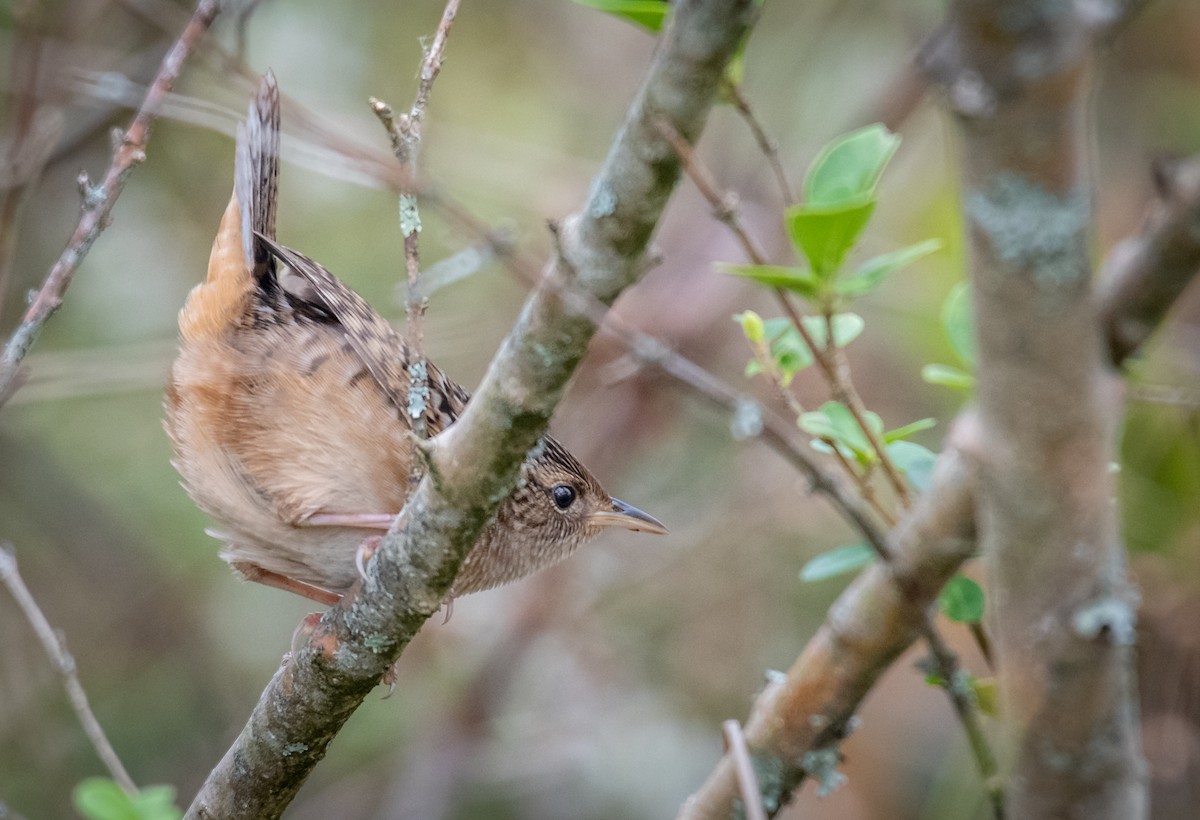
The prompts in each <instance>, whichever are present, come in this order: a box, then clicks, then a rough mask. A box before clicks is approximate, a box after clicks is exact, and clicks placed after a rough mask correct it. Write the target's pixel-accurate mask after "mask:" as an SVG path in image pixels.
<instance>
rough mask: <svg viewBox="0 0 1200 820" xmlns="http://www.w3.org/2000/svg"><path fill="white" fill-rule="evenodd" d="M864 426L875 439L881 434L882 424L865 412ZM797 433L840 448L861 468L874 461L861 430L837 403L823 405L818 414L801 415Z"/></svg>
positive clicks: (813, 412) (847, 409)
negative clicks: (827, 441)
mask: <svg viewBox="0 0 1200 820" xmlns="http://www.w3.org/2000/svg"><path fill="white" fill-rule="evenodd" d="M864 418H865V420H866V423H867V426H868V427H870V428H871V431H872V432H873V433H875V434H876V435H882V434H883V421H882V420H881V419H880V418H879V416H878V415H876V414H875V413H872V412H870V411H867V413H866V415H865V417H864ZM798 423H799V425H800V429H801V430H804V432H806V433H808V434H809V435H811V436H815V437H817V438H824V439H829V440H830V441H833V442H834V443H836V444H838V445H841V446H844V447H845V448H846V449H847V450H849V451H850V453H851V454H852V455H853V456H854V458H855V459H857V460H858V461H859V462H860V463H862V464H870V463H871V462H873V461H875V458H876V457H875V451H874V450H873V449H872V447H871V443H870V442H869V441H868V440H867V437H866V435H865V434H864V433H863V431H862V428H861V427H859V426H858V422H857V421H855V420H854V414H852V413H851V412H850V409H849V408H847V407H846V406H845V405H844V404H842V403H841V402H836V401H827V402H825V403H824V404H823V405H821V409H820V410H813V411H811V412H808V413H805V414H804V415H802V416H801V417H800V419H799V422H798Z"/></svg>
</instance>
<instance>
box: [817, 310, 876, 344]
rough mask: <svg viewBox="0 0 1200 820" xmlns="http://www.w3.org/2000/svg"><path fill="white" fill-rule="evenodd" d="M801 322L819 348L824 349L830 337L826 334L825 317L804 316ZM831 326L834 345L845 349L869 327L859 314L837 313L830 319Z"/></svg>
mask: <svg viewBox="0 0 1200 820" xmlns="http://www.w3.org/2000/svg"><path fill="white" fill-rule="evenodd" d="M800 321H801V322H803V323H804V329H805V330H807V331H808V335H809V336H811V337H812V340H813V342H815V343H816V345H817V347H820V348H824V347H825V346H826V344H827V342H826V339H827V338H828V336H829V334H828V333H827V332H826V326H825V317H824V316H802V317H800ZM830 324H832V325H833V343H834V344H835V345H837V346H838V347H845V346H846V345H848V344H850V343H851V342H853V341H854V340H855V339H857V338H858V337H859V335H860V334H862V332H863V329H864V328H866V326H867V323H866V322H864V321H863V318H862V317H861V316H859V315H858V314H857V313H835V314H834V315H833V316H832V317H830Z"/></svg>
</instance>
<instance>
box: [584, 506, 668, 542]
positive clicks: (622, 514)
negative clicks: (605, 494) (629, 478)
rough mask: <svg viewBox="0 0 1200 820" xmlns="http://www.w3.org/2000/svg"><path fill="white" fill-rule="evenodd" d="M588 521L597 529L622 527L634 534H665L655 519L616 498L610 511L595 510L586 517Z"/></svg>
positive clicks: (665, 529) (665, 530)
mask: <svg viewBox="0 0 1200 820" xmlns="http://www.w3.org/2000/svg"><path fill="white" fill-rule="evenodd" d="M588 521H589V522H590V523H591V524H594V525H595V526H597V527H624V528H625V529H627V530H633V531H634V532H652V533H654V534H655V535H666V534H667V528H666V527H664V526H663V525H662V522H661V521H659V520H658V519H657V518H655V517H654V516H652V515H649V514H647V513H644V512H642V511H641V510H639V509H638V508H637V507H634V506H631V505H629V504H626V503H625V502H624V501H620V500H618V499H616V498H614V499H613V500H612V509H611V510H597V511H596V512H594V513H592V514H591V515H589V516H588Z"/></svg>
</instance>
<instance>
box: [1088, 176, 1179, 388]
mask: <svg viewBox="0 0 1200 820" xmlns="http://www.w3.org/2000/svg"><path fill="white" fill-rule="evenodd" d="M1154 179H1155V182H1156V184H1157V188H1158V199H1157V201H1155V203H1154V204H1153V205H1152V206H1151V209H1150V212H1149V214H1148V215H1147V217H1146V222H1145V224H1144V225H1143V226H1142V230H1141V232H1139V233H1138V234H1137V235H1136V236H1132V237H1129V238H1128V239H1125V240H1124V241H1122V242H1121V243H1119V244H1118V245H1117V246H1116V247H1114V248H1113V249H1112V251H1111V252H1110V253H1109V255H1108V258H1107V259H1106V260H1105V263H1104V265H1103V266H1102V267H1101V269H1100V275H1099V280H1100V286H1099V300H1100V317H1101V321H1102V322H1103V324H1104V328H1105V330H1106V331H1107V333H1108V349H1109V356H1110V357H1111V359H1112V362H1113V364H1116V365H1120V364H1121V363H1122V362H1123V361H1124V360H1125V359H1126V358H1127V357H1128V356H1129V355H1130V354H1131V353H1132V352H1133V351H1134V350H1136V349H1137V348H1139V347H1141V345H1142V343H1143V342H1145V341H1146V339H1147V338H1149V336H1150V334H1151V333H1153V332H1154V329H1155V328H1156V327H1158V325H1159V324H1160V323H1161V322H1162V320H1163V317H1164V316H1165V315H1166V313H1167V311H1168V310H1170V308H1171V305H1173V304H1174V303H1175V300H1176V299H1178V298H1179V296H1180V294H1182V293H1183V291H1184V289H1185V288H1186V287H1187V286H1188V283H1190V282H1191V281H1192V280H1193V279H1194V278H1195V277H1196V273H1197V272H1200V155H1196V156H1193V157H1191V158H1189V159H1186V160H1183V161H1181V162H1174V163H1160V164H1159V165H1158V166H1157V167H1156V168H1155V174H1154Z"/></svg>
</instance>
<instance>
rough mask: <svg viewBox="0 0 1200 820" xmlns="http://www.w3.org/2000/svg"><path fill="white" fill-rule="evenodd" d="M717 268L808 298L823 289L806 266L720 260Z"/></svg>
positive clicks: (723, 271)
mask: <svg viewBox="0 0 1200 820" xmlns="http://www.w3.org/2000/svg"><path fill="white" fill-rule="evenodd" d="M717 269H718V270H720V271H721V272H722V273H729V274H732V275H734V276H744V277H745V278H747V279H753V280H754V281H755V282H758V283H759V284H762V285H767V286H769V287H773V288H786V289H787V290H790V291H792V292H794V293H798V294H800V295H801V296H803V297H805V298H806V299H813V298H815V297H816V296H817V295H818V294H819V293H820V291H821V283H820V282H819V281H818V280H817V277H816V276H814V275H813V272H812V271H810V270H808V269H806V268H798V267H787V266H786V265H730V264H726V263H724V262H718V263H717Z"/></svg>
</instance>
